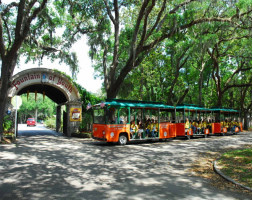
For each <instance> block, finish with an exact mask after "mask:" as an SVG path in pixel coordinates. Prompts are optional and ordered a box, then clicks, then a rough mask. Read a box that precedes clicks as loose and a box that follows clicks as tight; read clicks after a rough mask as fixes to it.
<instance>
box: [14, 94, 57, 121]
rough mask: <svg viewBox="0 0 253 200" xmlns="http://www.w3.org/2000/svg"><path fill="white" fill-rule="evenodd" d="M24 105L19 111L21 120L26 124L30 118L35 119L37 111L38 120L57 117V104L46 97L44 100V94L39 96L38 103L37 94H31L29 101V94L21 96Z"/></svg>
mask: <svg viewBox="0 0 253 200" xmlns="http://www.w3.org/2000/svg"><path fill="white" fill-rule="evenodd" d="M21 98H22V105H21V106H20V109H19V111H18V113H19V117H20V120H21V121H22V122H25V121H26V120H27V118H29V117H35V112H36V110H37V114H38V120H45V119H46V118H48V117H52V116H53V115H56V104H55V103H54V102H53V101H52V100H51V99H49V98H48V97H46V96H45V98H44V100H43V95H42V94H39V93H38V94H37V101H35V94H34V93H30V94H29V97H28V99H27V94H23V95H21Z"/></svg>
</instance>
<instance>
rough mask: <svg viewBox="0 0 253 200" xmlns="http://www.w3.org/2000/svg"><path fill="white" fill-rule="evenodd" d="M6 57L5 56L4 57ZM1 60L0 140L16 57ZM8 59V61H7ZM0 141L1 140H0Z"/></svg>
mask: <svg viewBox="0 0 253 200" xmlns="http://www.w3.org/2000/svg"><path fill="white" fill-rule="evenodd" d="M6 57H7V56H6ZM6 57H5V59H3V60H2V69H1V88H0V138H2V134H3V122H4V121H3V120H4V115H5V108H6V103H7V92H8V89H9V83H10V78H11V77H12V73H13V69H14V67H15V65H16V61H17V55H13V56H8V57H7V58H6ZM8 58H9V59H8ZM0 140H1V139H0Z"/></svg>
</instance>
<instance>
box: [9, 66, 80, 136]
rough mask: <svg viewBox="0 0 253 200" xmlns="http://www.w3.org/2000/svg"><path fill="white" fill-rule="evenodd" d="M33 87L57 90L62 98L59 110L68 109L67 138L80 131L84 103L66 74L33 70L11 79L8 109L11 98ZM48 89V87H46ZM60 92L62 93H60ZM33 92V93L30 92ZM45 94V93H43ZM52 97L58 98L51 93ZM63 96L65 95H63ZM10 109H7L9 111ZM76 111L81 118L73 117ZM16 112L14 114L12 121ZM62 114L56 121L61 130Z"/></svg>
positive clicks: (58, 115)
mask: <svg viewBox="0 0 253 200" xmlns="http://www.w3.org/2000/svg"><path fill="white" fill-rule="evenodd" d="M31 86H34V87H35V88H36V89H37V88H38V87H41V86H43V87H44V86H50V88H52V87H53V88H55V89H56V90H55V91H54V92H56V91H57V92H58V93H57V92H56V93H57V94H58V98H60V100H61V101H60V103H59V102H58V103H59V104H58V107H59V108H58V110H61V109H60V107H61V106H62V105H66V107H67V116H68V117H67V120H66V121H65V122H63V123H65V125H66V127H67V128H66V132H64V134H66V135H67V136H71V133H73V132H76V131H78V128H79V126H80V121H81V117H80V116H81V115H82V102H81V98H80V95H79V92H78V90H77V88H76V87H75V86H74V85H73V84H72V82H71V81H70V80H69V79H68V77H67V76H65V75H64V74H62V73H60V72H58V71H55V70H51V69H46V68H33V69H28V70H24V71H22V72H20V73H18V74H16V75H15V76H13V78H12V79H11V87H10V88H9V90H8V97H9V98H8V99H9V100H8V104H7V107H11V108H12V105H11V103H10V102H11V98H12V97H14V96H15V95H17V94H19V92H20V91H21V93H22V90H23V89H25V90H26V88H29V87H31ZM45 88H46V87H45ZM59 91H60V93H59ZM30 92H31V91H30ZM43 92H44V91H43ZM50 94H51V95H54V96H57V94H55V93H52V92H51V93H50ZM62 94H63V95H62ZM64 96H65V97H66V98H65V97H64ZM7 109H8V108H6V110H7ZM76 110H77V111H78V114H79V115H78V116H79V118H78V119H76V118H74V120H73V116H74V117H75V116H77V114H76V113H74V115H73V112H76ZM12 111H13V110H12ZM13 114H14V112H12V115H11V117H12V120H13V121H14V119H13V116H14V115H13ZM60 116H61V113H60V112H59V111H58V112H57V120H56V127H57V129H59V127H60V124H61V117H60Z"/></svg>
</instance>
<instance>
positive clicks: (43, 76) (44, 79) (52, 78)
mask: <svg viewBox="0 0 253 200" xmlns="http://www.w3.org/2000/svg"><path fill="white" fill-rule="evenodd" d="M35 84H44V85H50V86H52V87H55V88H57V89H58V90H60V91H61V92H62V93H63V94H64V95H65V96H66V98H67V101H68V102H72V101H77V100H79V99H80V95H79V93H78V91H77V89H76V88H75V87H74V86H73V85H72V83H71V82H70V81H69V80H68V78H67V77H66V76H65V75H63V74H61V73H59V72H56V71H54V70H50V69H45V68H33V69H28V70H24V71H22V72H20V73H18V74H16V75H15V76H14V77H13V78H12V80H11V88H10V89H9V92H8V96H9V97H13V96H15V95H16V94H18V92H19V91H20V90H21V89H23V88H25V87H28V86H30V85H35Z"/></svg>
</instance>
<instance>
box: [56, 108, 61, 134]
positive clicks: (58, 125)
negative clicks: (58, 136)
mask: <svg viewBox="0 0 253 200" xmlns="http://www.w3.org/2000/svg"><path fill="white" fill-rule="evenodd" d="M60 129H61V106H60V105H58V106H57V107H56V132H59V131H60Z"/></svg>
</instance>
